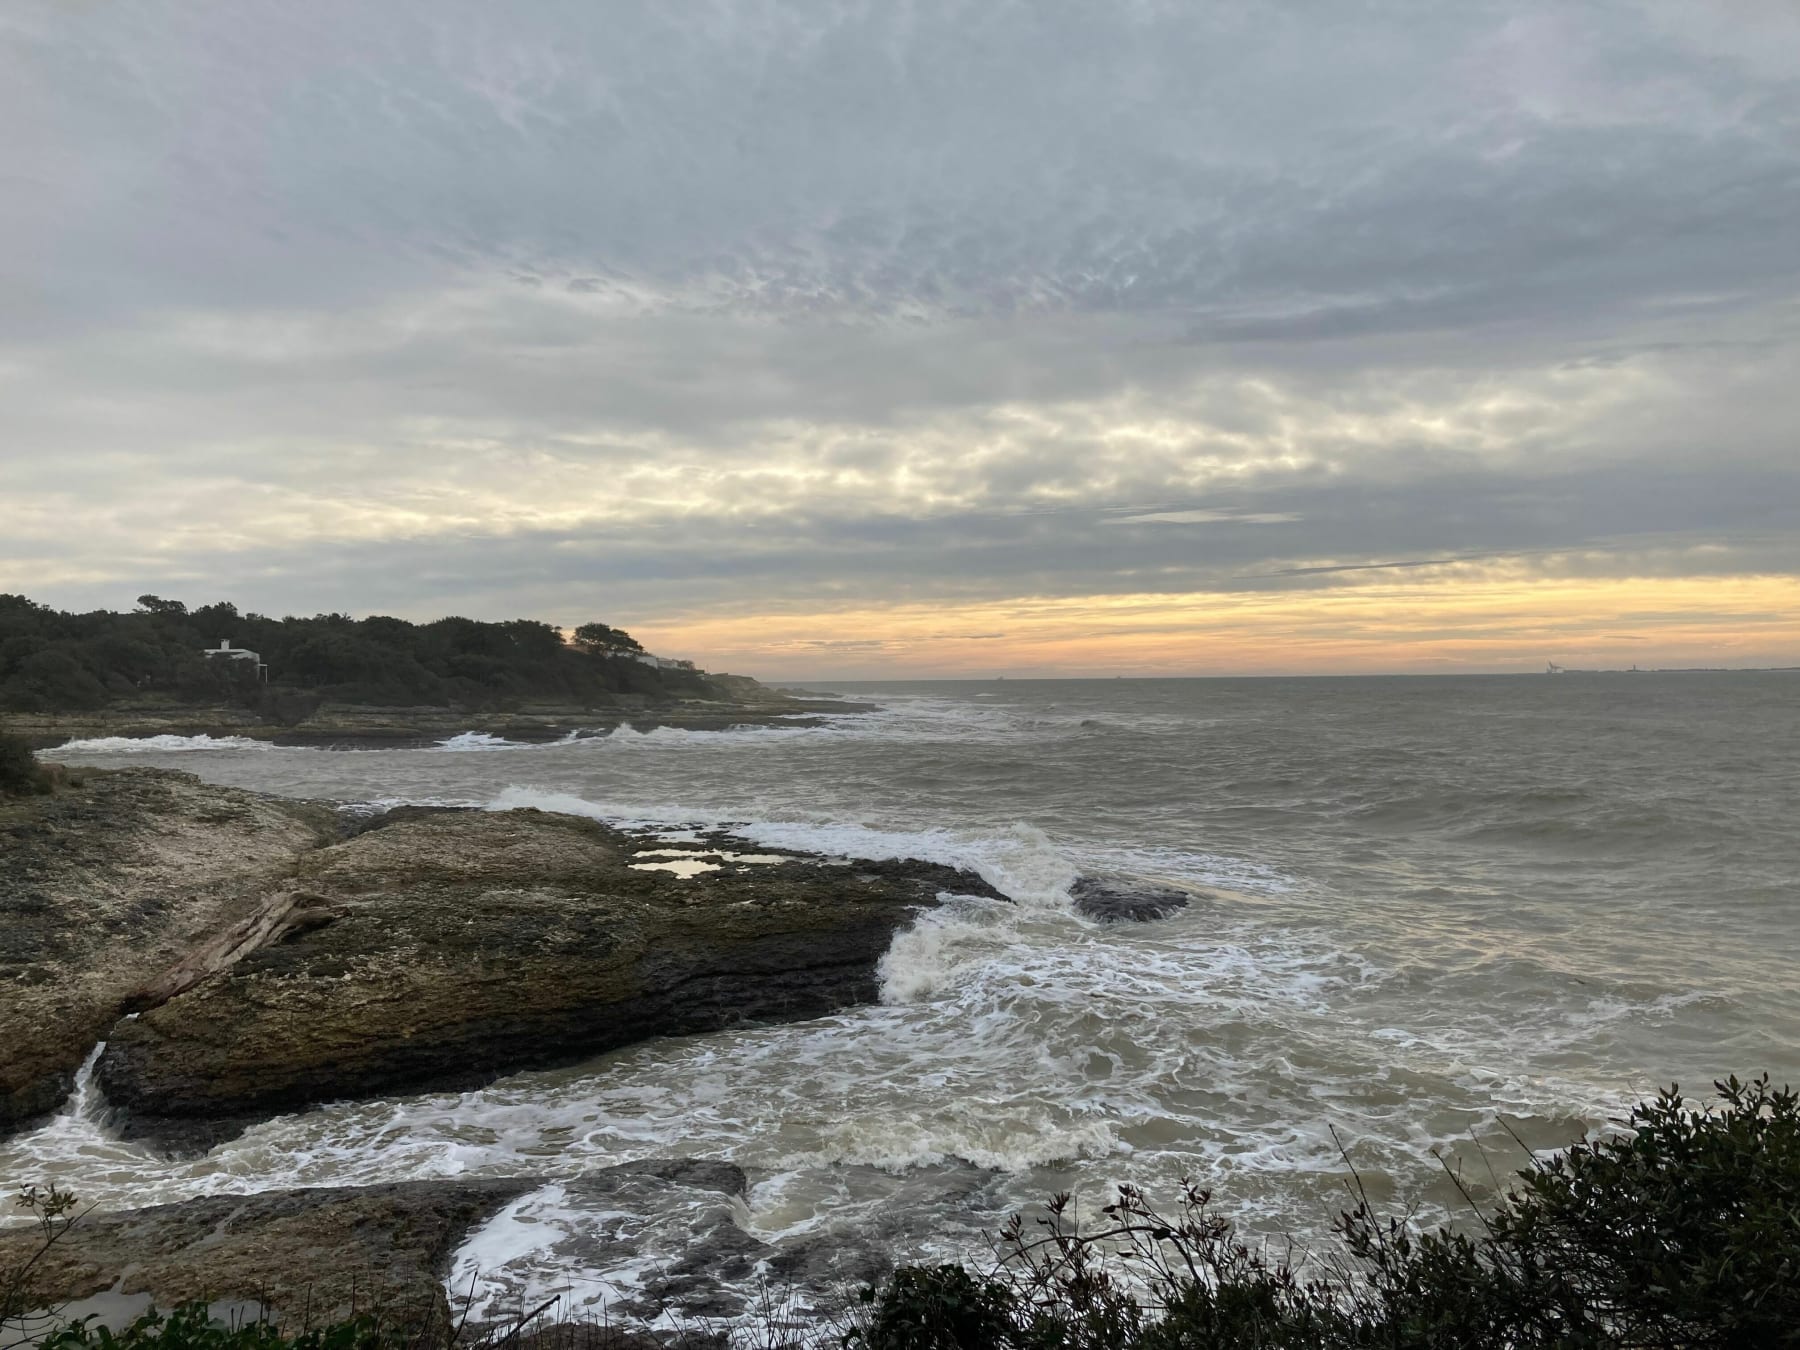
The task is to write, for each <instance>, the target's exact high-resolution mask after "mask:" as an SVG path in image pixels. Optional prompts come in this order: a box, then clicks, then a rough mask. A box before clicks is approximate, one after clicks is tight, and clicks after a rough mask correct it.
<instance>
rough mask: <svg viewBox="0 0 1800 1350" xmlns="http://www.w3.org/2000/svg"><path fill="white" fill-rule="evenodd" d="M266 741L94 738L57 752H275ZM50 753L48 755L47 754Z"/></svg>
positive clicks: (243, 738) (61, 747)
mask: <svg viewBox="0 0 1800 1350" xmlns="http://www.w3.org/2000/svg"><path fill="white" fill-rule="evenodd" d="M273 749H275V747H274V746H273V745H271V744H269V742H267V741H259V740H257V739H255V738H254V737H250V736H205V735H201V736H95V737H93V738H91V739H89V740H80V741H64V742H63V743H62V744H61V745H59V746H56V747H55V749H54V752H53V753H55V754H59V755H168V754H184V753H187V752H190V751H196V750H273ZM47 753H49V752H47Z"/></svg>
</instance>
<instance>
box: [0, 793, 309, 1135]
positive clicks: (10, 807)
mask: <svg viewBox="0 0 1800 1350" xmlns="http://www.w3.org/2000/svg"><path fill="white" fill-rule="evenodd" d="M337 830H338V822H337V816H336V813H335V812H334V811H332V810H331V809H330V808H327V807H322V806H316V805H309V804H307V803H303V802H292V801H283V800H279V799H276V798H272V797H264V796H261V795H259V794H257V793H252V792H243V791H239V790H237V789H234V788H220V787H211V786H209V785H207V784H204V783H202V782H201V781H200V780H199V779H198V778H195V777H194V776H193V775H192V774H186V773H174V772H169V771H166V770H160V769H124V770H119V771H117V772H110V773H109V772H99V771H91V770H90V771H81V772H77V773H72V774H67V775H64V776H63V777H62V778H61V779H60V786H59V789H58V791H57V792H56V793H55V795H53V796H43V797H22V798H9V799H6V800H4V801H0V1134H5V1133H7V1132H8V1131H10V1130H12V1129H14V1128H16V1127H17V1126H18V1125H19V1124H20V1122H22V1121H24V1120H26V1119H28V1118H30V1117H32V1116H35V1115H39V1114H42V1113H44V1112H47V1111H50V1110H52V1109H54V1108H55V1107H56V1106H57V1105H58V1104H59V1103H61V1102H62V1100H63V1099H64V1098H65V1097H66V1096H67V1095H68V1093H69V1090H70V1088H71V1086H72V1085H73V1082H74V1076H75V1072H76V1070H77V1069H79V1068H80V1066H81V1063H82V1061H83V1060H84V1059H85V1058H86V1057H87V1055H88V1054H89V1052H90V1051H92V1050H93V1048H94V1043H95V1042H96V1041H98V1040H99V1039H101V1038H102V1037H103V1036H104V1035H105V1034H106V1032H107V1029H108V1028H109V1027H110V1026H112V1024H113V1023H114V1021H115V1020H116V1019H118V1018H119V1017H120V1016H121V1015H122V1014H123V1013H125V1012H128V1011H130V1010H131V1009H132V1008H133V1007H134V1006H138V1005H140V1004H142V1003H145V1002H149V1001H154V998H155V995H154V994H153V993H151V992H149V989H150V986H152V985H153V984H154V983H155V982H156V981H158V980H159V979H160V978H162V977H163V976H164V975H165V974H167V973H168V972H169V971H170V970H171V968H173V967H174V966H176V965H177V964H178V963H179V962H181V961H182V960H183V959H184V958H186V957H188V956H190V955H192V954H193V953H194V951H195V950H196V948H198V947H201V946H203V945H204V944H205V943H206V942H207V941H208V940H209V939H211V938H214V937H218V936H223V935H228V934H231V933H232V932H233V931H234V930H239V931H243V932H246V933H247V930H248V929H254V928H255V927H256V926H257V916H258V915H263V914H267V913H269V906H270V905H271V903H273V904H274V906H275V908H276V909H279V910H283V911H284V913H283V914H281V915H277V916H275V917H274V918H272V919H271V920H270V923H271V932H272V931H273V929H275V928H279V927H280V925H281V924H282V923H283V922H285V919H286V915H285V908H286V906H284V904H283V897H285V896H287V895H289V894H290V893H291V891H292V878H293V875H294V868H295V863H296V860H297V859H298V858H299V857H300V856H301V855H302V854H304V853H306V852H309V851H310V850H312V849H313V848H315V847H317V846H319V845H320V844H322V843H323V842H325V841H326V840H327V839H330V838H335V837H336V835H337ZM264 936H265V937H266V936H267V934H265V935H264ZM252 940H255V939H252Z"/></svg>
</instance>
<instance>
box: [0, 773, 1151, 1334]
mask: <svg viewBox="0 0 1800 1350" xmlns="http://www.w3.org/2000/svg"><path fill="white" fill-rule="evenodd" d="M55 779H56V783H57V787H56V790H55V791H54V792H51V793H48V794H44V795H35V796H28V797H17V798H6V799H0V989H4V990H5V997H4V999H0V1137H4V1136H5V1135H7V1134H10V1133H12V1132H14V1131H17V1130H19V1129H22V1128H25V1127H28V1126H30V1125H32V1124H33V1123H34V1122H36V1121H40V1120H42V1119H43V1118H44V1117H45V1116H46V1115H47V1114H48V1113H50V1112H53V1111H54V1110H56V1109H57V1107H58V1106H59V1105H60V1104H61V1103H62V1102H63V1101H64V1100H65V1098H67V1097H68V1095H69V1094H70V1092H71V1090H72V1088H73V1086H74V1084H75V1081H76V1075H77V1073H78V1071H79V1070H80V1069H81V1067H82V1065H83V1064H84V1063H85V1062H86V1061H87V1059H88V1057H89V1056H90V1055H91V1054H93V1052H94V1050H95V1047H96V1046H97V1045H99V1044H101V1043H104V1044H103V1049H102V1050H101V1052H100V1053H99V1055H98V1059H97V1061H96V1062H95V1065H94V1070H93V1082H94V1084H95V1085H96V1086H97V1087H98V1089H99V1090H100V1092H101V1093H102V1094H103V1096H104V1099H105V1101H106V1103H107V1105H108V1107H109V1108H110V1110H109V1122H110V1128H112V1129H114V1130H116V1131H118V1132H120V1133H122V1134H123V1135H124V1136H125V1137H127V1138H136V1139H141V1140H145V1141H147V1142H149V1143H150V1144H152V1145H153V1146H155V1147H158V1148H161V1149H163V1150H166V1151H169V1152H172V1153H189V1152H195V1151H203V1150H205V1149H208V1148H210V1147H212V1146H214V1145H215V1144H217V1143H218V1142H220V1141H221V1140H223V1139H226V1138H230V1137H231V1136H233V1135H234V1134H236V1133H239V1132H241V1131H242V1130H243V1129H244V1128H246V1127H247V1126H248V1125H250V1124H252V1123H254V1122H256V1121H259V1120H263V1119H267V1118H269V1117H270V1116H273V1115H277V1114H282V1113H286V1112H292V1111H300V1110H305V1109H306V1108H307V1107H309V1106H311V1105H313V1104H316V1103H322V1102H326V1101H332V1100H342V1099H352V1098H370V1097H381V1096H388V1095H392V1094H396V1093H402V1092H410V1091H421V1090H431V1089H445V1088H448V1089H465V1088H470V1087H474V1086H477V1085H480V1084H483V1083H486V1082H489V1081H491V1080H493V1079H494V1078H496V1077H499V1076H501V1075H504V1074H507V1073H511V1072H515V1071H519V1070H523V1069H528V1068H541V1067H549V1066H553V1065H558V1064H569V1063H575V1062H579V1061H581V1060H584V1059H588V1058H591V1057H593V1056H595V1055H598V1054H601V1053H603V1052H606V1051H609V1050H613V1049H617V1048H620V1047H623V1046H626V1045H630V1044H632V1043H634V1042H637V1041H641V1040H645V1039H648V1038H651V1037H657V1036H667V1035H684V1034H693V1033H699V1032H706V1031H712V1030H717V1029H720V1028H724V1027H727V1026H731V1025H734V1024H739V1023H743V1022H780V1021H790V1020H795V1019H802V1018H807V1017H814V1016H819V1015H823V1014H826V1013H830V1012H833V1011H835V1010H837V1009H841V1008H843V1007H846V1006H850V1005H854V1004H857V1003H862V1002H868V1001H872V1000H874V999H875V998H876V997H877V996H878V994H879V979H878V963H879V962H880V960H881V958H882V957H883V955H884V954H885V953H886V952H887V951H888V949H889V946H890V944H891V942H892V940H893V937H894V935H895V933H896V932H897V931H898V930H899V929H900V928H901V927H903V926H904V925H906V924H908V923H910V922H911V921H912V919H913V918H914V917H915V916H916V915H917V914H918V912H919V911H921V910H922V909H925V908H929V907H931V906H933V905H935V904H937V903H939V901H940V900H941V898H942V897H943V896H945V895H946V894H962V895H976V896H982V897H986V898H989V899H994V900H1005V899H1006V897H1005V896H1004V895H1001V894H1000V893H999V892H998V891H996V890H995V889H994V888H993V887H992V886H990V885H989V884H988V883H987V882H986V881H984V880H983V879H981V878H980V877H978V876H976V875H974V874H972V873H970V872H967V871H961V870H958V869H955V868H951V867H946V866H942V865H939V864H934V863H925V862H917V861H908V860H897V861H885V862H872V861H864V860H855V859H848V858H834V857H825V856H821V855H817V854H809V853H803V852H798V851H792V850H785V849H775V848H769V847H765V846H761V845H757V844H754V843H751V842H749V841H747V840H743V839H738V838H735V837H733V836H731V835H730V834H728V833H722V832H710V833H695V832H691V831H689V832H684V833H682V834H681V835H679V836H678V837H675V838H670V837H663V836H658V835H657V834H655V833H653V832H651V831H648V830H637V831H628V830H622V829H618V828H614V827H611V826H608V825H606V824H603V823H600V822H598V821H594V820H590V819H587V818H585V817H577V816H567V815H558V814H554V813H549V812H542V811H537V810H530V809H521V810H511V811H484V810H475V809H461V808H439V807H400V808H396V809H393V810H390V811H386V812H384V813H381V814H379V815H376V816H373V817H366V816H357V815H352V814H350V813H347V812H344V811H342V810H339V809H337V808H335V807H334V806H333V805H331V804H329V803H321V802H306V801H295V800H289V799H285V798H279V797H274V796H269V795H266V794H262V793H256V792H250V791H245V790H242V789H237V788H230V787H221V786H215V785H212V784H208V783H205V782H202V781H201V780H200V779H199V778H197V777H196V776H194V775H192V774H188V773H183V772H178V771H174V770H166V769H156V768H147V767H132V768H125V769H113V770H104V769H58V770H57V772H56V774H55ZM1076 891H1077V894H1076V897H1075V899H1076V903H1077V906H1078V908H1080V909H1082V910H1083V911H1084V912H1086V913H1088V914H1089V915H1090V916H1092V917H1095V918H1100V919H1146V918H1154V917H1158V916H1160V915H1162V914H1166V913H1168V912H1170V911H1171V910H1172V909H1173V908H1175V907H1177V906H1179V905H1181V904H1185V903H1186V899H1185V897H1184V896H1182V895H1180V894H1179V893H1175V892H1169V891H1165V890H1160V889H1157V888H1149V889H1142V888H1133V887H1131V886H1129V885H1127V886H1117V885H1109V884H1107V883H1105V882H1102V881H1097V880H1094V879H1091V878H1090V879H1084V880H1083V881H1082V882H1081V883H1080V884H1079V885H1078V886H1077V888H1076ZM5 1180H10V1181H16V1182H18V1183H21V1184H22V1183H25V1182H29V1181H30V1180H32V1178H14V1179H5ZM744 1184H745V1183H744V1178H743V1174H742V1173H741V1172H739V1171H737V1169H736V1168H735V1167H733V1166H732V1165H731V1164H729V1163H728V1162H725V1161H716V1162H700V1161H695V1160H685V1161H672V1160H662V1161H658V1160H648V1161H640V1162H638V1163H632V1164H626V1165H624V1166H622V1167H616V1168H609V1169H604V1170H603V1171H602V1172H598V1173H592V1174H588V1175H586V1176H581V1177H574V1178H570V1177H559V1178H557V1179H556V1180H555V1181H553V1182H549V1181H546V1180H545V1179H544V1178H531V1177H526V1178H513V1179H502V1180H484V1181H445V1182H417V1183H407V1184H403V1185H388V1186H375V1187H352V1188H343V1187H339V1188H318V1189H311V1190H304V1191H278V1192H264V1193H258V1194H254V1195H249V1196H234V1195H215V1196H208V1197H204V1198H201V1199H197V1200H192V1201H185V1202H181V1203H179V1204H174V1205H165V1206H159V1207H156V1208H153V1209H147V1210H139V1211H125V1212H118V1213H112V1214H106V1215H90V1216H87V1217H85V1218H84V1219H83V1220H82V1221H81V1223H80V1224H79V1225H77V1227H76V1228H75V1229H74V1230H71V1232H70V1233H69V1234H68V1235H67V1236H66V1237H65V1238H64V1239H63V1240H62V1241H60V1242H59V1243H58V1244H57V1248H56V1254H55V1257H54V1259H49V1260H45V1261H40V1262H39V1265H38V1267H37V1269H36V1271H35V1283H34V1288H36V1289H39V1290H41V1291H42V1301H43V1304H44V1305H45V1306H56V1305H61V1304H63V1303H65V1302H67V1301H69V1300H75V1299H86V1298H89V1297H90V1296H99V1297H100V1299H101V1304H104V1311H105V1312H106V1313H107V1315H109V1316H110V1315H111V1314H112V1313H113V1312H116V1311H118V1310H119V1309H120V1308H122V1307H124V1306H125V1305H124V1304H120V1303H119V1302H118V1298H120V1297H127V1296H129V1298H132V1299H138V1300H139V1303H141V1302H142V1301H143V1299H145V1298H150V1299H154V1301H155V1302H156V1303H157V1304H158V1306H161V1307H165V1308H166V1307H169V1306H171V1305H173V1304H175V1303H178V1302H180V1301H182V1300H185V1299H189V1298H193V1297H205V1298H208V1299H219V1298H234V1299H241V1300H251V1301H254V1302H255V1303H256V1304H257V1306H259V1307H261V1308H262V1309H263V1310H265V1311H268V1312H270V1313H272V1314H273V1315H275V1316H277V1317H280V1318H288V1317H291V1316H293V1315H294V1313H295V1309H296V1308H297V1307H300V1306H304V1307H305V1308H306V1309H307V1310H308V1311H307V1313H306V1316H308V1317H311V1318H312V1319H313V1321H314V1322H315V1323H316V1322H317V1321H318V1320H320V1318H322V1317H326V1316H328V1315H330V1311H329V1310H332V1309H337V1308H338V1307H339V1304H341V1303H343V1301H344V1300H345V1299H346V1298H353V1297H355V1296H356V1295H355V1294H354V1293H353V1292H349V1291H353V1290H355V1289H356V1288H357V1287H358V1282H359V1281H360V1282H361V1289H362V1297H363V1298H364V1299H365V1306H366V1300H368V1299H375V1298H377V1297H379V1299H380V1300H384V1301H386V1302H387V1303H388V1304H389V1305H391V1306H392V1307H394V1308H407V1307H410V1308H416V1309H418V1310H420V1314H419V1315H421V1316H425V1315H427V1314H428V1315H429V1317H430V1318H433V1319H440V1320H441V1319H443V1318H445V1317H448V1316H449V1309H448V1307H447V1304H446V1303H445V1295H444V1293H443V1283H442V1282H443V1279H444V1277H445V1276H446V1273H447V1270H446V1262H447V1261H449V1259H450V1254H451V1252H452V1250H453V1249H454V1248H455V1247H456V1244H457V1243H458V1242H460V1241H462V1239H463V1238H464V1236H465V1235H467V1234H468V1233H469V1232H470V1231H471V1230H472V1229H473V1228H475V1227H476V1226H477V1225H479V1224H481V1223H483V1222H485V1221H486V1220H487V1219H488V1218H489V1217H491V1216H492V1215H494V1214H495V1213H496V1212H497V1211H498V1210H500V1209H501V1208H502V1207H503V1206H506V1205H507V1204H509V1203H511V1202H512V1201H514V1200H515V1199H517V1198H518V1197H520V1196H523V1195H526V1194H530V1193H535V1192H537V1191H539V1190H541V1189H543V1188H544V1187H546V1186H553V1187H555V1188H558V1195H559V1197H560V1198H561V1199H562V1200H563V1201H564V1202H567V1203H572V1204H575V1206H576V1208H577V1209H579V1208H580V1207H581V1205H583V1204H586V1203H588V1202H589V1201H591V1202H592V1204H593V1206H594V1209H595V1215H596V1217H595V1221H594V1225H593V1231H592V1232H591V1233H589V1232H587V1231H585V1230H584V1232H583V1234H582V1235H581V1236H580V1237H579V1239H578V1240H579V1242H581V1243H590V1244H593V1245H594V1254H593V1259H594V1260H595V1261H602V1260H603V1259H604V1260H613V1259H615V1258H617V1259H618V1260H619V1261H620V1262H622V1263H625V1264H629V1263H628V1262H625V1257H626V1256H629V1255H630V1254H631V1253H632V1252H633V1251H634V1250H637V1249H638V1248H639V1247H641V1246H642V1245H643V1244H646V1243H650V1242H651V1241H652V1238H653V1239H654V1244H655V1247H656V1250H657V1252H658V1259H659V1260H661V1261H663V1263H664V1265H665V1266H666V1269H665V1270H664V1271H663V1273H662V1274H660V1275H658V1276H657V1277H656V1281H654V1282H653V1283H655V1288H654V1289H650V1288H646V1289H645V1290H643V1291H641V1297H642V1298H643V1299H647V1300H649V1302H646V1303H645V1304H644V1307H643V1308H640V1309H637V1311H636V1312H633V1311H632V1310H631V1309H625V1310H624V1311H625V1312H627V1313H628V1314H629V1315H633V1316H637V1315H640V1314H642V1315H644V1316H650V1315H651V1314H652V1313H653V1312H654V1309H650V1304H651V1303H654V1302H657V1301H659V1300H660V1301H661V1302H660V1303H659V1306H663V1305H667V1306H673V1307H676V1308H678V1309H680V1310H683V1312H684V1315H692V1316H702V1317H713V1316H721V1317H730V1316H735V1315H737V1314H738V1313H739V1312H741V1311H742V1304H743V1293H742V1288H743V1286H742V1283H741V1281H739V1277H740V1276H744V1275H745V1274H746V1272H750V1271H756V1272H769V1271H774V1272H777V1273H779V1274H780V1275H781V1277H782V1278H783V1279H784V1280H786V1281H788V1282H789V1284H790V1286H791V1287H792V1288H793V1289H794V1290H797V1291H799V1295H801V1296H803V1297H804V1298H805V1299H808V1300H812V1301H813V1302H814V1303H817V1304H820V1306H823V1303H822V1302H821V1301H824V1302H828V1301H829V1298H830V1297H832V1295H831V1294H830V1293H829V1291H828V1290H827V1285H830V1286H831V1287H832V1288H835V1289H837V1290H838V1291H839V1292H840V1293H841V1292H842V1288H843V1287H844V1286H845V1284H846V1283H853V1282H854V1281H856V1280H862V1279H866V1278H869V1277H871V1276H872V1275H873V1274H875V1273H877V1272H878V1269H879V1267H880V1265H881V1262H882V1260H883V1259H884V1258H883V1255H882V1251H881V1249H880V1247H879V1245H878V1244H874V1243H873V1242H871V1241H868V1240H864V1241H861V1242H859V1241H858V1240H857V1239H856V1237H855V1235H848V1236H847V1235H845V1234H842V1233H838V1234H835V1235H834V1236H833V1237H832V1238H831V1240H830V1242H829V1243H827V1244H824V1245H820V1244H819V1243H817V1242H816V1241H815V1242H814V1243H813V1245H811V1246H808V1245H807V1244H805V1243H800V1244H798V1245H795V1244H789V1245H788V1246H786V1247H770V1246H767V1245H766V1244H764V1243H762V1242H760V1241H759V1240H757V1239H755V1238H753V1237H752V1236H751V1235H750V1234H748V1233H746V1232H745V1231H744V1230H743V1228H742V1226H741V1224H739V1223H738V1222H737V1220H736V1217H735V1216H736V1215H737V1213H738V1211H739V1210H741V1208H742V1195H743V1190H744ZM570 1197H573V1199H572V1200H571V1199H570ZM633 1206H635V1207H636V1208H635V1209H634V1208H633ZM620 1213H635V1214H639V1215H640V1216H641V1222H639V1221H637V1220H633V1223H634V1224H636V1227H634V1228H632V1230H631V1232H630V1233H625V1232H623V1231H622V1230H621V1231H620V1232H613V1231H612V1230H611V1229H609V1228H608V1227H607V1225H608V1224H611V1225H613V1227H614V1228H616V1227H617V1226H618V1224H617V1222H616V1220H617V1216H618V1215H619V1214H620ZM609 1234H610V1236H609ZM571 1240H572V1241H574V1240H577V1239H573V1238H572V1239H571ZM34 1241H35V1238H34V1236H33V1234H32V1232H31V1231H30V1230H24V1231H21V1230H18V1229H6V1228H4V1227H0V1271H3V1270H4V1269H5V1268H6V1267H7V1266H8V1265H9V1263H10V1264H16V1259H15V1258H18V1257H19V1256H20V1255H21V1254H23V1253H25V1252H26V1251H27V1250H28V1249H29V1248H30V1246H31V1244H32V1243H33V1242H34ZM608 1253H610V1255H608ZM576 1256H578V1257H580V1259H582V1260H584V1261H585V1260H587V1259H588V1254H587V1253H586V1249H585V1248H584V1249H583V1252H581V1253H576ZM371 1272H381V1273H380V1275H379V1278H375V1277H374V1276H373V1275H372V1274H371ZM734 1272H735V1274H734ZM371 1280H373V1283H371ZM734 1281H735V1282H736V1283H734ZM734 1291H735V1292H734ZM634 1297H638V1296H634ZM109 1300H110V1301H109ZM83 1306H84V1307H85V1305H83ZM96 1306H97V1307H98V1306H100V1305H96ZM133 1306H136V1305H133ZM645 1309H650V1312H649V1313H646V1312H645ZM517 1311H518V1310H514V1312H513V1315H516V1313H517ZM496 1315H498V1314H496Z"/></svg>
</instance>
